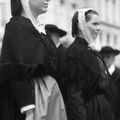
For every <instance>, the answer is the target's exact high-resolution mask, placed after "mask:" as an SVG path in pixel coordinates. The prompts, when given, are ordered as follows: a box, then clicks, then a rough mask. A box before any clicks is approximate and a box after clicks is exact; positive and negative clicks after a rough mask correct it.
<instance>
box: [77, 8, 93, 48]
mask: <svg viewBox="0 0 120 120" xmlns="http://www.w3.org/2000/svg"><path fill="white" fill-rule="evenodd" d="M89 10H94V9H93V8H83V9H79V10H78V28H79V30H80V31H81V34H82V36H83V38H84V39H85V40H86V41H87V42H88V44H89V47H91V48H92V49H95V40H93V38H92V36H91V33H90V31H89V29H88V27H87V24H86V20H85V12H87V11H89Z"/></svg>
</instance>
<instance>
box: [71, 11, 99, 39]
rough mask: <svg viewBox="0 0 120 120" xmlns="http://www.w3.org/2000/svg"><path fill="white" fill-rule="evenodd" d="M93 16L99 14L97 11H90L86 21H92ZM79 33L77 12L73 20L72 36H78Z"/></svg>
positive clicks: (87, 13)
mask: <svg viewBox="0 0 120 120" xmlns="http://www.w3.org/2000/svg"><path fill="white" fill-rule="evenodd" d="M91 14H96V15H98V13H97V12H96V11H95V10H88V11H87V12H85V21H86V22H88V21H89V20H90V19H91ZM77 33H78V11H77V12H75V14H74V15H73V18H72V36H73V37H74V36H76V35H77Z"/></svg>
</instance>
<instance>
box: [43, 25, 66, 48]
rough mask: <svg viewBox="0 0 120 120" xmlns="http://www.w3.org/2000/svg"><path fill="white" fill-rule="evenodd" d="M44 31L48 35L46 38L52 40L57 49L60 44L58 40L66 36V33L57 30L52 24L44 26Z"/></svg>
mask: <svg viewBox="0 0 120 120" xmlns="http://www.w3.org/2000/svg"><path fill="white" fill-rule="evenodd" d="M45 30H46V33H47V34H48V36H49V37H50V38H51V39H52V40H53V42H54V44H55V45H56V47H59V45H60V44H61V43H60V38H61V37H63V36H65V35H66V34H67V32H66V31H64V30H63V29H60V28H58V27H57V26H56V25H54V24H46V25H45Z"/></svg>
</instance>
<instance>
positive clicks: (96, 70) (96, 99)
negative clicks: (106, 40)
mask: <svg viewBox="0 0 120 120" xmlns="http://www.w3.org/2000/svg"><path fill="white" fill-rule="evenodd" d="M101 66H102V67H101ZM65 68H66V74H67V78H68V80H67V82H66V85H65V87H66V89H67V97H66V100H65V103H66V108H67V114H68V120H107V119H109V120H112V114H111V110H110V105H109V103H108V101H107V99H106V98H107V96H106V93H107V89H106V88H107V87H108V83H109V75H108V74H107V73H106V72H105V70H106V67H105V66H104V64H103V62H102V60H101V58H100V57H99V55H98V54H97V53H96V52H95V51H92V50H91V49H90V48H89V47H88V43H87V42H86V41H85V40H84V39H83V38H76V39H75V41H74V42H73V43H72V44H71V45H70V47H69V48H68V50H67V52H66V63H65ZM101 68H104V71H101Z"/></svg>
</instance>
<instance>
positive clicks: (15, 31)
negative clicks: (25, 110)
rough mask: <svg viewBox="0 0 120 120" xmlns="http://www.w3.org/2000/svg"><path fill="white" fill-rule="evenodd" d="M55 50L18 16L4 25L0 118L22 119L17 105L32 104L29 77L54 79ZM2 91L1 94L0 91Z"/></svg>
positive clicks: (33, 101) (31, 88)
mask: <svg viewBox="0 0 120 120" xmlns="http://www.w3.org/2000/svg"><path fill="white" fill-rule="evenodd" d="M57 66H58V62H57V52H56V47H55V45H54V43H53V42H52V41H50V40H48V38H47V37H46V35H45V34H43V33H41V34H40V33H39V32H38V31H37V30H36V29H35V28H34V26H33V25H32V23H31V21H30V20H29V19H27V18H24V17H22V16H16V17H13V18H11V20H10V22H9V23H8V24H7V25H6V28H5V35H4V39H3V44H2V52H1V65H0V77H1V78H0V89H1V92H0V94H1V95H0V96H1V98H0V120H8V119H9V120H24V117H23V116H22V115H21V114H20V108H21V107H24V106H27V105H30V104H35V96H34V84H33V81H32V79H33V78H35V77H41V76H43V75H48V74H49V75H51V76H53V77H54V78H56V74H57V68H58V67H57ZM3 92H4V94H3Z"/></svg>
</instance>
